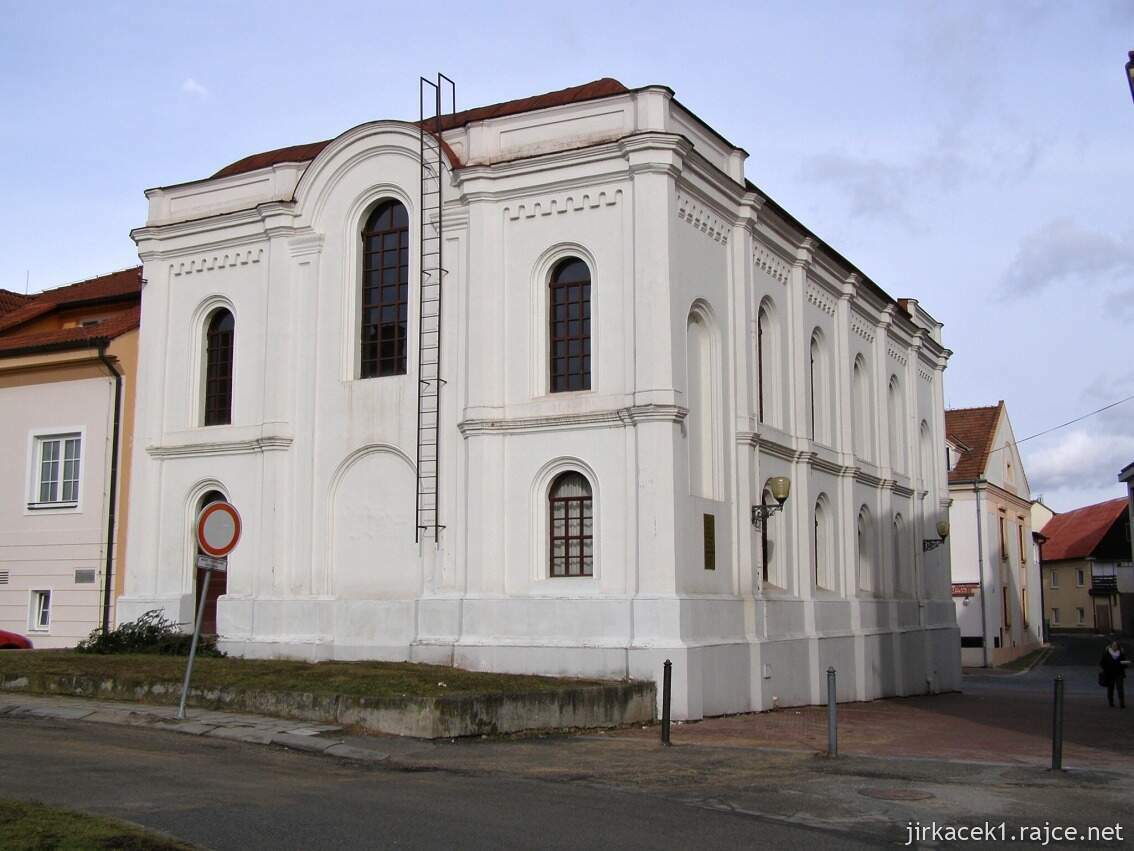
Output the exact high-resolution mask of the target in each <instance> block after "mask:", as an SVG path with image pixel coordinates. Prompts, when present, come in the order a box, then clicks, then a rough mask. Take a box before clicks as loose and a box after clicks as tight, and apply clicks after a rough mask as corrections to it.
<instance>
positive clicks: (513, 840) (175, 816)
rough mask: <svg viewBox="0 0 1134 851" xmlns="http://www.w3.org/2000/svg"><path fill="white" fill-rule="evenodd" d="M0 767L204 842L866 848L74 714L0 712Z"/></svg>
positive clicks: (692, 810)
mask: <svg viewBox="0 0 1134 851" xmlns="http://www.w3.org/2000/svg"><path fill="white" fill-rule="evenodd" d="M0 765H3V766H4V770H3V771H0V797H3V798H9V799H20V800H38V801H43V802H44V803H48V804H53V805H57V806H64V807H70V808H74V809H80V810H86V811H88V812H94V813H98V814H102V815H109V816H114V817H117V818H122V819H126V820H128V821H132V822H135V823H137V824H141V825H143V826H145V827H149V828H151V829H156V830H160V831H163V832H165V833H167V834H171V835H173V836H176V837H178V838H180V839H183V840H186V841H189V842H193V843H197V844H199V845H202V846H205V847H208V848H212V849H217V851H221V850H222V849H239V851H250V849H260V848H270V849H292V848H294V849H340V848H438V847H446V848H461V849H475V848H570V849H574V851H577V849H580V848H592V847H599V846H602V847H616V848H619V849H624V848H688V847H695V848H698V849H709V848H739V847H750V846H753V845H757V844H762V845H768V846H771V847H775V848H808V849H821V848H865V847H871V846H870V845H869V844H868V842H867V841H862V840H861V839H856V838H855V837H853V836H848V835H847V834H845V833H834V832H827V831H821V830H815V829H812V828H805V827H795V826H791V825H784V824H782V823H778V822H775V821H770V820H766V819H762V818H760V817H754V816H748V815H739V814H733V813H727V812H720V811H716V810H711V809H705V808H702V807H695V806H686V805H682V804H679V803H674V802H672V801H666V800H663V799H661V798H656V797H653V796H649V795H645V794H637V793H629V792H623V791H618V790H614V789H609V788H596V787H593V786H584V785H581V784H576V783H572V782H562V781H555V782H551V781H534V780H521V779H515V780H509V779H501V778H500V777H499V776H479V775H475V774H464V775H462V774H458V773H453V772H448V771H425V772H423V771H414V772H407V771H398V770H393V769H384V768H370V767H364V766H359V765H356V764H353V763H346V762H342V761H338V760H334V759H330V758H327V757H320V756H312V755H309V754H305V753H299V752H295V751H284V750H282V749H279V748H268V747H261V746H256V745H247V744H242V743H237V742H226V741H220V740H209V739H199V738H195V737H190V736H184V735H174V734H170V733H164V732H160V731H151V730H145V729H140V728H134V727H131V728H125V727H112V726H106V725H98V724H87V723H84V722H58V721H31V720H16V719H5V720H3V721H0ZM18 766H22V768H17V767H18Z"/></svg>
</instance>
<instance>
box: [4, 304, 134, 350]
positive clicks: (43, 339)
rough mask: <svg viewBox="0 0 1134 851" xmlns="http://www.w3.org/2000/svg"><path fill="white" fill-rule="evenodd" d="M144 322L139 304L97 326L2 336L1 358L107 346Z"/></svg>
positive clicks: (78, 326) (77, 326) (79, 326)
mask: <svg viewBox="0 0 1134 851" xmlns="http://www.w3.org/2000/svg"><path fill="white" fill-rule="evenodd" d="M141 322H142V307H141V305H138V306H137V307H132V308H130V309H129V310H124V311H123V312H122V313H118V314H116V315H114V316H111V317H109V318H107V319H104V320H102V321H101V322H99V323H98V324H97V325H88V326H81V325H76V326H73V327H71V328H57V329H52V330H46V331H36V332H34V333H32V334H14V335H12V336H0V357H3V356H5V355H16V354H21V355H22V354H31V353H32V352H44V351H53V350H58V349H85V348H90V347H93V346H104V345H106V344H107V343H109V342H110V341H111V340H113V339H114V338H115V337H118V336H120V335H122V334H125V333H126V332H127V331H133V330H134V329H135V328H137V327H138V326H139V325H140V324H141Z"/></svg>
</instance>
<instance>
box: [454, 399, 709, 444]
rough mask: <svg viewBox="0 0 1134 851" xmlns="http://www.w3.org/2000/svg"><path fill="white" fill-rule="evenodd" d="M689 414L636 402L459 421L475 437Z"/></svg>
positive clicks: (616, 424)
mask: <svg viewBox="0 0 1134 851" xmlns="http://www.w3.org/2000/svg"><path fill="white" fill-rule="evenodd" d="M688 414H689V409H688V408H683V407H681V406H680V405H632V406H630V407H627V408H615V409H608V410H605V411H588V412H583V413H571V414H549V415H547V416H539V417H511V418H507V419H467V420H463V421H461V422H460V423H458V424H457V429H458V430H459V431H460V432H461V434H462V435H464V436H465V437H471V436H475V435H482V434H516V433H522V432H538V431H562V430H563V429H575V428H625V427H627V426H634V425H637V424H639V423H643V422H672V423H679V422H681V421H682V420H684V419H685V417H686V416H688Z"/></svg>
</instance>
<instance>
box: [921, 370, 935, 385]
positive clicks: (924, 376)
mask: <svg viewBox="0 0 1134 851" xmlns="http://www.w3.org/2000/svg"><path fill="white" fill-rule="evenodd" d="M917 374H918V377H919V378H921V380H922V381H925V382H928V383H929V384H932V383H933V373H932V372H930V371H929V370H928V369H926V368H925V367H924V366H918V368H917Z"/></svg>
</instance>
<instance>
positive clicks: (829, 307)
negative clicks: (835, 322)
mask: <svg viewBox="0 0 1134 851" xmlns="http://www.w3.org/2000/svg"><path fill="white" fill-rule="evenodd" d="M807 300H808V301H809V302H810V303H811V304H813V305H815V306H816V307H817V308H819V309H820V310H822V311H823V312H824V313H826V314H827V315H828V316H834V315H835V300H834V299H833V298H831V296H829V295H828V294H827V293H826V292H825V291H824V290H823V288H822V287H820V286H819V285H818V284H816V283H814V282H811V281H808V282H807Z"/></svg>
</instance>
